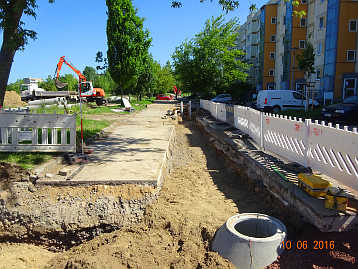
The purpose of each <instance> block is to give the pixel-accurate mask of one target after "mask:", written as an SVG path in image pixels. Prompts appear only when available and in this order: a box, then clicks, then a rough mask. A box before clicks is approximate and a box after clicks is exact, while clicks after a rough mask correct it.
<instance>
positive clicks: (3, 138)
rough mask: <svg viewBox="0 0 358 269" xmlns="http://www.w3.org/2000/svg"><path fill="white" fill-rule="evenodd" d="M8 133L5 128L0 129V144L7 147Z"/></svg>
mask: <svg viewBox="0 0 358 269" xmlns="http://www.w3.org/2000/svg"><path fill="white" fill-rule="evenodd" d="M8 135H9V132H8V129H7V128H1V144H3V145H7V144H8V142H9V136H8Z"/></svg>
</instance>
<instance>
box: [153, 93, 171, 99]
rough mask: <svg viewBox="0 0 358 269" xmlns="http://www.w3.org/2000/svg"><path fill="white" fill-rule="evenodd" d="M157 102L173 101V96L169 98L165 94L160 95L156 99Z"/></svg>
mask: <svg viewBox="0 0 358 269" xmlns="http://www.w3.org/2000/svg"><path fill="white" fill-rule="evenodd" d="M155 99H156V100H173V97H172V96H167V95H165V94H158V95H157V97H156V98H155Z"/></svg>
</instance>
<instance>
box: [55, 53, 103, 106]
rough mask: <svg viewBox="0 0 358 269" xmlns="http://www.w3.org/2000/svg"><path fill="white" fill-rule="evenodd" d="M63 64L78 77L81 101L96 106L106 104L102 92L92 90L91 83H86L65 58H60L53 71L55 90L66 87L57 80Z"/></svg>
mask: <svg viewBox="0 0 358 269" xmlns="http://www.w3.org/2000/svg"><path fill="white" fill-rule="evenodd" d="M63 63H65V64H67V65H68V67H69V68H71V69H72V70H73V71H74V72H75V73H76V74H77V75H78V91H79V95H80V97H82V100H85V101H87V102H96V104H97V105H98V106H100V105H104V104H106V103H107V101H106V99H105V98H104V97H105V93H104V90H103V89H101V88H93V85H92V82H91V81H87V79H86V77H85V76H84V75H83V74H82V73H81V72H80V71H79V70H78V69H76V68H75V67H74V66H73V65H72V64H71V63H69V62H68V61H66V59H65V56H62V57H61V58H60V60H59V62H58V64H57V66H56V71H55V84H56V88H58V89H62V88H64V87H66V85H67V83H63V82H61V81H60V80H59V77H60V71H61V68H62V65H63Z"/></svg>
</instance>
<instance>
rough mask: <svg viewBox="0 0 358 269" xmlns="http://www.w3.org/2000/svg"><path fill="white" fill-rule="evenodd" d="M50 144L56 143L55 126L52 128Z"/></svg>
mask: <svg viewBox="0 0 358 269" xmlns="http://www.w3.org/2000/svg"><path fill="white" fill-rule="evenodd" d="M51 144H52V145H56V144H58V143H57V129H56V128H52V140H51Z"/></svg>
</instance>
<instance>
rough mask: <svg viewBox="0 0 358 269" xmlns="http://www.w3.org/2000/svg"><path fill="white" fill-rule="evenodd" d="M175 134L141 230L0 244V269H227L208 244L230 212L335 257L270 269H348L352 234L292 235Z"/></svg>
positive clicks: (310, 256)
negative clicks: (256, 217)
mask: <svg viewBox="0 0 358 269" xmlns="http://www.w3.org/2000/svg"><path fill="white" fill-rule="evenodd" d="M176 133H177V144H176V151H175V155H174V159H175V160H176V167H175V168H174V169H173V170H172V171H171V173H170V175H169V176H168V178H167V179H166V180H165V182H164V186H163V189H162V191H161V194H160V197H159V199H158V201H157V202H156V203H154V204H153V205H151V206H149V208H148V209H147V212H146V216H145V218H144V220H143V222H142V223H141V224H139V225H136V226H133V227H131V228H124V229H122V230H120V231H115V232H112V233H110V234H105V235H101V236H98V237H96V238H95V239H93V240H91V241H89V242H87V243H84V244H82V245H80V246H77V247H74V248H72V249H70V250H69V251H67V252H63V253H56V254H54V253H50V252H48V251H46V250H44V249H42V248H40V247H35V246H31V245H26V244H22V245H21V244H16V245H14V244H10V245H9V244H0V247H1V248H0V268H55V269H65V268H76V269H77V268H234V267H233V265H231V264H230V263H229V262H228V261H226V260H225V259H223V258H221V257H220V256H219V255H218V254H217V253H214V252H211V251H210V250H209V248H210V246H209V245H210V242H211V240H212V238H213V236H214V234H215V231H216V229H217V228H218V227H219V226H220V225H222V224H223V223H224V222H225V221H226V219H227V218H228V217H230V216H232V215H233V214H235V213H238V211H240V212H241V213H243V212H261V213H266V214H271V215H273V216H276V217H278V218H280V219H283V221H284V223H285V224H286V225H287V226H288V231H289V234H290V233H291V236H290V239H292V240H293V242H296V241H297V240H303V239H306V240H311V241H312V242H313V240H316V239H317V240H319V239H321V240H322V239H325V240H335V242H336V250H335V251H324V250H323V251H316V252H315V251H312V250H311V251H302V250H300V251H298V250H292V251H286V252H285V254H284V255H282V257H281V258H280V259H279V261H277V262H275V263H274V264H273V265H271V266H270V268H285V269H286V268H352V269H353V268H355V266H356V262H357V261H356V258H357V257H358V253H357V249H358V246H357V240H356V239H354V238H357V237H356V236H357V233H351V234H345V235H344V234H337V233H336V234H330V235H328V234H323V233H319V232H317V231H316V230H315V229H314V228H312V227H311V226H308V225H307V226H304V227H301V229H296V230H294V228H292V227H294V226H293V225H292V223H291V222H290V221H289V219H290V216H287V215H284V214H283V213H282V212H279V211H277V210H275V209H274V208H273V207H272V205H271V204H270V203H267V202H266V201H265V200H264V199H263V196H262V195H261V194H257V193H254V192H251V191H249V190H248V188H247V186H246V184H244V183H242V182H241V181H240V180H239V178H238V176H237V175H236V174H235V173H234V172H232V171H231V170H230V169H228V168H227V167H226V165H225V163H224V162H223V161H222V158H220V156H217V155H216V153H215V151H214V150H213V149H212V148H211V147H210V146H209V145H208V141H207V140H206V138H204V137H203V135H202V134H200V132H199V131H197V130H195V129H192V131H191V130H189V129H188V128H185V127H184V126H182V125H179V126H178V127H177V130H176ZM293 231H294V232H293ZM293 234H295V235H294V236H292V235H293Z"/></svg>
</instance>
